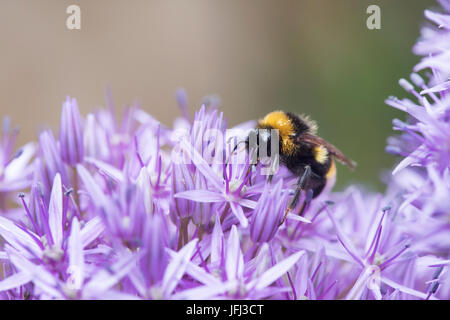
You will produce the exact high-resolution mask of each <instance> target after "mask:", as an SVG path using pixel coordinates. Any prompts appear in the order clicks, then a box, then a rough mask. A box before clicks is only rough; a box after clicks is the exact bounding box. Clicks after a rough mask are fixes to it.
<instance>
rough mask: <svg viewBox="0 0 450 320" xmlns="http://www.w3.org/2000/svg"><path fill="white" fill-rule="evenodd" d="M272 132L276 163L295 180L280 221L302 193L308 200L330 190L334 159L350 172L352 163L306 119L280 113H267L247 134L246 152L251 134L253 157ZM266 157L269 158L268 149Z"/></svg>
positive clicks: (288, 113)
mask: <svg viewBox="0 0 450 320" xmlns="http://www.w3.org/2000/svg"><path fill="white" fill-rule="evenodd" d="M272 129H275V132H277V134H278V137H277V139H278V141H279V146H278V147H279V148H278V150H279V151H278V156H279V162H280V164H282V165H285V166H286V167H287V168H288V169H289V171H290V172H292V173H293V174H294V175H295V176H297V177H299V180H298V182H297V187H296V190H295V193H294V197H293V199H292V201H291V202H290V204H289V205H288V208H287V209H286V213H285V215H284V218H283V222H284V220H285V219H286V215H287V214H288V213H289V212H290V211H292V210H294V209H295V208H296V206H297V204H298V201H299V198H300V194H301V191H302V190H305V191H306V192H309V193H310V196H309V198H310V199H312V198H315V197H317V196H318V195H319V194H320V193H322V191H323V190H324V189H325V188H326V187H327V188H331V187H332V185H333V184H334V182H335V179H336V164H335V160H337V161H339V162H341V163H343V164H344V165H346V166H348V167H349V168H350V169H352V170H353V169H354V167H355V165H356V163H355V162H354V161H352V160H350V159H349V158H347V157H346V156H345V155H344V154H343V153H342V152H341V151H339V150H338V149H337V148H336V147H335V146H334V145H332V144H331V143H329V142H327V141H325V140H324V139H322V138H320V137H319V136H317V134H316V133H317V124H316V122H314V121H313V120H311V119H310V118H309V117H307V116H304V115H296V114H293V113H290V112H284V111H274V112H271V113H269V114H267V115H266V116H265V117H264V118H263V119H261V120H259V121H258V124H257V126H256V128H255V129H254V130H252V131H251V132H250V134H249V137H247V140H246V147H247V150H248V152H250V151H251V150H250V148H252V146H251V144H250V143H249V141H250V140H252V139H251V136H252V135H253V141H256V148H255V147H254V146H253V149H257V150H255V151H256V153H257V154H259V153H260V151H261V150H258V148H259V147H258V146H260V145H263V144H261V142H264V145H266V146H270V145H271V141H270V140H271V139H273V137H272V135H271V134H268V132H269V131H273V130H272ZM265 151H266V150H265ZM266 154H267V155H268V156H270V150H269V149H268V150H267V152H266ZM258 159H259V157H258ZM270 180H271V177H269V181H270ZM303 210H304V205H303V206H302V208H301V209H300V212H299V214H300V215H301V214H302V213H303Z"/></svg>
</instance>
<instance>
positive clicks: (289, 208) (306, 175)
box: [280, 166, 311, 225]
mask: <svg viewBox="0 0 450 320" xmlns="http://www.w3.org/2000/svg"><path fill="white" fill-rule="evenodd" d="M310 177H311V167H310V166H305V171H304V172H303V175H302V176H301V177H300V179H299V180H298V182H297V188H296V189H295V194H294V198H293V199H292V201H291V203H289V205H288V206H287V208H286V211H285V212H284V216H283V220H281V222H280V225H282V224H283V223H284V221H286V217H287V215H288V213H289V212H291V211H292V210H294V209H295V207H297V204H298V200H300V195H301V192H302V190H304V189H305V186H306V185H307V184H308V182H309V179H310ZM304 209H305V204H303V205H302V208H301V209H300V211H301V212H300V214H303V211H304Z"/></svg>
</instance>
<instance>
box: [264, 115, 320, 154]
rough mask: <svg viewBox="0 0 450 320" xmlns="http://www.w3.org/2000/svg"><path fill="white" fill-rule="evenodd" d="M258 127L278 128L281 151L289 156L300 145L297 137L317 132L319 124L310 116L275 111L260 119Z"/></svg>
mask: <svg viewBox="0 0 450 320" xmlns="http://www.w3.org/2000/svg"><path fill="white" fill-rule="evenodd" d="M257 129H275V130H278V134H279V139H280V149H281V152H282V153H283V154H284V155H288V156H289V155H292V154H294V153H295V151H297V149H298V147H299V146H298V144H296V143H295V141H294V139H295V137H296V136H297V137H299V136H301V135H302V134H304V133H312V134H315V132H316V131H317V126H316V124H315V122H313V121H311V120H310V119H309V118H308V117H305V116H297V115H294V114H291V113H289V112H284V111H273V112H271V113H269V114H267V115H266V116H265V117H264V118H263V119H261V120H259V121H258V125H257Z"/></svg>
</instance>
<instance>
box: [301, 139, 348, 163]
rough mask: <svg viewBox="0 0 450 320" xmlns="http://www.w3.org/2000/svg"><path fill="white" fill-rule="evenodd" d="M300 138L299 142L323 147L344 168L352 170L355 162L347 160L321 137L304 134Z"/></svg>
mask: <svg viewBox="0 0 450 320" xmlns="http://www.w3.org/2000/svg"><path fill="white" fill-rule="evenodd" d="M299 138H300V140H301V141H300V142H306V143H309V144H312V145H316V146H317V145H319V146H323V147H325V148H326V149H327V150H328V152H329V153H331V154H332V155H333V156H334V157H335V158H336V159H337V160H338V161H339V162H341V163H342V164H345V165H346V166H348V167H349V168H350V169H352V170H353V169H354V168H355V166H356V162H355V161H353V160H351V159H349V158H347V157H346V156H345V155H344V154H343V153H342V152H341V151H340V150H339V149H338V148H336V147H335V146H334V145H332V144H331V143H329V142H327V141H325V140H324V139H322V138H321V137H318V136H316V135H313V134H308V133H305V134H303V135H301V137H299Z"/></svg>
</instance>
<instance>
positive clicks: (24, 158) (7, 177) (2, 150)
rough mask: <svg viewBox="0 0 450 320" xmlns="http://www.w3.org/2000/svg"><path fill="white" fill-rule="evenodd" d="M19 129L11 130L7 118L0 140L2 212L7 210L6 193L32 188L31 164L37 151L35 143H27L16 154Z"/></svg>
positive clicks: (0, 202) (9, 120) (4, 121)
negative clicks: (15, 145)
mask: <svg viewBox="0 0 450 320" xmlns="http://www.w3.org/2000/svg"><path fill="white" fill-rule="evenodd" d="M17 134H18V129H17V128H11V119H10V118H8V117H5V118H4V119H3V124H2V133H1V140H0V210H5V208H3V207H4V202H5V201H6V199H4V197H6V193H8V192H10V191H19V190H22V189H24V188H26V187H29V186H30V183H31V178H30V177H31V173H32V170H33V166H32V164H31V163H30V161H31V159H32V158H33V156H34V153H35V151H36V146H35V144H34V143H32V142H30V143H27V144H26V145H25V146H23V147H22V148H20V149H19V150H18V151H16V153H15V154H14V153H13V151H14V144H15V141H16V138H17Z"/></svg>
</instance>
